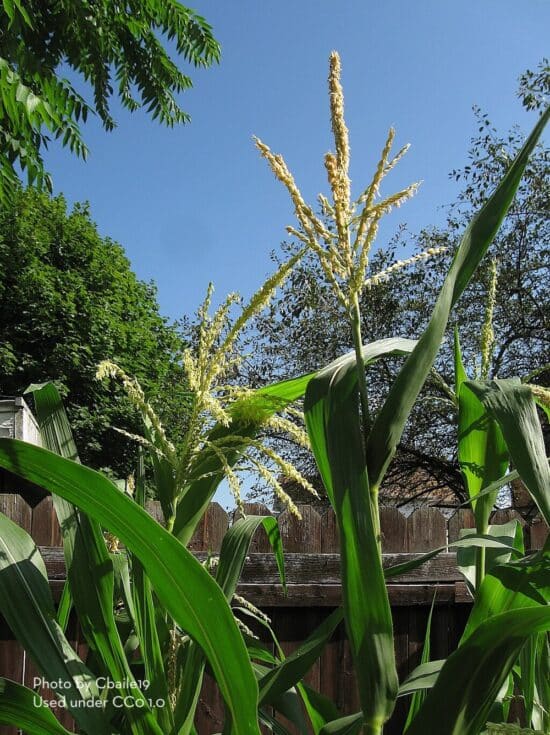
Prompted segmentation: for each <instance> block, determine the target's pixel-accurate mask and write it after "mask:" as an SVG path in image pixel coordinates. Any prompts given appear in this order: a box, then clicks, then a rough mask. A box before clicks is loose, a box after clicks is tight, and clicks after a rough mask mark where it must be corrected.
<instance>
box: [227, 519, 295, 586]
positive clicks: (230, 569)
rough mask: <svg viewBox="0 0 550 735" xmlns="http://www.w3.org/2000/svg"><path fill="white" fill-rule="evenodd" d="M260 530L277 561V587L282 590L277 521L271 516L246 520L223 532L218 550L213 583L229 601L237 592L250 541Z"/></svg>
mask: <svg viewBox="0 0 550 735" xmlns="http://www.w3.org/2000/svg"><path fill="white" fill-rule="evenodd" d="M260 526H261V527H262V528H263V529H264V530H265V532H266V534H267V537H268V539H269V543H270V545H271V548H272V549H273V553H274V555H275V559H276V561H277V568H278V570H279V577H280V579H281V584H282V585H283V589H285V590H286V580H285V562H284V555H283V543H282V541H281V534H280V533H279V524H278V523H277V519H276V518H274V517H273V516H246V518H240V519H239V520H238V521H236V523H234V524H233V525H232V526H231V528H230V529H229V530H228V531H227V533H226V534H225V536H224V537H223V541H222V547H221V550H220V561H219V563H218V569H217V571H216V581H217V582H218V584H219V585H220V587H221V588H222V590H223V591H224V592H225V596H226V597H227V599H228V600H229V601H230V600H231V598H232V597H233V595H234V594H235V591H236V589H237V583H238V581H239V579H240V576H241V573H242V570H243V567H244V563H245V561H246V555H247V554H248V549H249V548H250V542H251V541H252V537H253V536H254V534H255V532H256V531H257V530H258V528H259V527H260Z"/></svg>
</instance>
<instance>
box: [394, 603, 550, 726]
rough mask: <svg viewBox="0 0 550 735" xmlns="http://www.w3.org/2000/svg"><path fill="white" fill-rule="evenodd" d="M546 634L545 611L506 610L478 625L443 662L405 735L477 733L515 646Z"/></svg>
mask: <svg viewBox="0 0 550 735" xmlns="http://www.w3.org/2000/svg"><path fill="white" fill-rule="evenodd" d="M547 630H550V607H538V608H524V609H520V610H510V611H508V612H506V613H502V614H501V615H496V616H494V617H493V618H491V619H490V620H486V621H485V622H484V623H482V624H481V625H480V626H479V627H478V628H477V629H476V630H475V631H474V632H473V633H472V635H471V636H470V637H469V638H468V640H467V641H465V642H463V643H462V644H461V645H460V646H459V648H458V649H457V650H456V651H455V652H454V653H453V654H451V656H449V658H448V659H447V660H446V662H445V664H444V665H443V668H442V669H441V672H440V674H439V676H438V677H437V681H436V682H435V685H434V686H433V688H432V689H430V691H429V693H428V695H427V697H426V700H425V702H424V704H423V705H422V707H421V708H420V711H419V712H418V714H417V716H416V717H415V718H414V720H413V722H412V723H411V726H410V727H409V729H408V730H407V733H408V735H426V733H431V732H436V733H437V734H438V735H479V732H480V730H481V729H482V728H483V726H484V725H485V722H486V720H487V715H488V714H489V711H490V709H491V705H492V704H493V702H494V700H495V699H496V697H497V695H498V693H499V690H500V689H501V687H502V686H503V684H505V683H506V680H507V678H508V675H509V673H510V671H511V670H512V666H513V665H514V663H515V661H516V659H517V656H518V654H519V652H520V650H521V647H522V646H523V645H524V643H525V641H526V640H527V638H528V637H529V636H530V635H532V634H533V633H537V632H539V631H547Z"/></svg>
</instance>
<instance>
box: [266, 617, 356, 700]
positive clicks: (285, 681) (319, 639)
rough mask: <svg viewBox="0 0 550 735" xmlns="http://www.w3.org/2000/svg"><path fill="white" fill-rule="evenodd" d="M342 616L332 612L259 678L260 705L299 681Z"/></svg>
mask: <svg viewBox="0 0 550 735" xmlns="http://www.w3.org/2000/svg"><path fill="white" fill-rule="evenodd" d="M342 618H343V612H342V610H340V609H337V610H335V611H334V612H332V613H331V614H330V615H329V616H328V617H327V618H326V619H325V620H323V622H322V623H321V625H319V626H318V628H316V630H315V631H314V632H313V633H312V634H311V635H310V636H309V637H308V638H307V640H306V641H305V642H304V643H302V645H301V646H300V647H299V648H297V649H296V651H294V653H292V654H291V655H290V656H288V657H287V658H285V659H284V661H282V662H281V663H280V664H278V665H277V666H275V667H274V668H273V669H271V670H270V671H269V672H268V673H267V674H265V676H263V677H262V678H261V679H260V682H259V689H260V696H259V702H260V705H266V704H273V703H274V702H275V701H276V700H277V699H279V697H280V696H282V695H283V694H284V692H286V691H287V690H288V689H291V688H292V687H293V686H295V685H296V684H298V683H299V682H300V681H301V679H302V678H303V677H304V676H305V675H306V674H307V672H308V671H309V670H310V668H311V667H312V666H313V664H314V663H315V661H316V660H317V659H318V658H319V656H320V655H321V652H322V650H323V648H324V647H325V644H326V643H327V642H328V641H329V640H330V638H331V637H332V634H333V633H334V631H335V630H336V628H337V627H338V625H339V624H340V623H341V622H342Z"/></svg>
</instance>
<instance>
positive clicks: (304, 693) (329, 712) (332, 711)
mask: <svg viewBox="0 0 550 735" xmlns="http://www.w3.org/2000/svg"><path fill="white" fill-rule="evenodd" d="M297 689H298V693H299V695H300V697H301V699H302V702H303V705H304V708H305V710H306V712H307V715H308V717H309V720H310V722H311V725H312V727H313V732H314V735H319V733H320V732H321V730H322V729H323V727H324V726H325V725H326V724H327V723H329V722H333V721H334V720H336V719H338V717H339V713H338V710H337V709H336V707H335V705H334V703H333V702H332V701H331V700H330V699H328V697H325V696H324V695H323V694H320V693H319V692H317V691H315V690H314V689H311V688H310V687H308V686H307V685H306V684H304V683H301V684H299V685H298V687H297Z"/></svg>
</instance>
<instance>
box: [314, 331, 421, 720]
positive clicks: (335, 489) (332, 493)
mask: <svg viewBox="0 0 550 735" xmlns="http://www.w3.org/2000/svg"><path fill="white" fill-rule="evenodd" d="M411 347H413V344H411V342H410V341H409V340H399V339H388V340H381V341H379V342H376V343H373V344H372V345H367V346H366V347H365V348H364V349H363V358H364V361H365V364H368V363H369V362H370V361H371V360H373V359H376V358H378V357H382V356H385V355H392V354H406V353H408V352H410V349H411ZM304 414H305V419H306V426H307V430H308V434H309V437H310V442H311V447H312V450H313V453H314V455H315V460H316V462H317V466H318V468H319V471H320V473H321V477H322V478H323V483H324V485H325V488H326V491H327V494H328V496H329V499H330V502H331V504H332V506H333V508H334V511H335V514H336V519H337V522H338V529H339V532H340V549H341V558H342V595H343V602H344V611H345V619H346V627H347V631H348V638H349V641H350V646H351V650H352V655H353V658H354V663H355V667H356V671H357V677H358V681H359V694H360V698H361V706H362V709H363V714H364V717H365V723H366V727H367V728H372V731H373V732H378V731H379V728H380V727H381V726H382V724H383V723H384V722H385V721H386V720H387V719H388V717H389V716H390V714H391V712H392V709H393V706H394V703H395V697H396V695H397V688H398V680H397V672H396V669H395V660H394V647H393V625H392V617H391V611H390V605H389V600H388V595H387V591H386V586H385V581H384V572H383V569H382V561H381V557H380V552H379V546H378V539H377V529H376V523H375V519H374V517H373V509H372V507H371V504H370V502H369V501H368V498H369V481H368V476H367V468H366V464H365V453H364V450H363V438H362V432H361V423H360V416H359V397H358V387H357V370H356V362H355V356H354V355H352V356H349V357H347V358H346V359H345V360H340V361H336V362H335V363H332V364H331V365H329V366H328V367H326V368H324V369H323V370H321V371H320V372H319V373H318V374H317V375H316V376H315V378H313V379H312V380H311V381H310V383H309V385H308V387H307V391H306V396H305V402H304Z"/></svg>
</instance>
